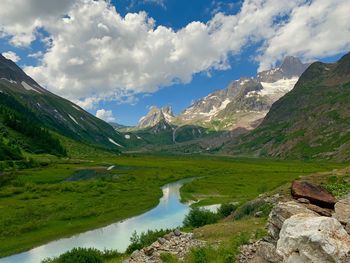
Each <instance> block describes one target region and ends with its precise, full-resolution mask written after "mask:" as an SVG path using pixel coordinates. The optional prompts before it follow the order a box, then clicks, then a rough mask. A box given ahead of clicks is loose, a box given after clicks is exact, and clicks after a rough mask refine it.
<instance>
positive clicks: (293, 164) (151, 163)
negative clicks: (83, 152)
mask: <svg viewBox="0 0 350 263" xmlns="http://www.w3.org/2000/svg"><path fill="white" fill-rule="evenodd" d="M46 162H47V160H46ZM113 165H114V166H115V167H114V168H113V169H111V170H108V168H109V167H111V166H113ZM344 166H345V164H336V163H324V162H322V163H319V162H310V163H304V162H300V161H278V160H276V161H274V160H261V159H248V158H247V159H237V158H232V157H214V158H213V157H206V156H191V157H188V156H186V157H185V156H171V155H170V156H151V155H130V156H113V155H106V156H104V157H101V158H96V159H94V158H86V159H85V160H84V161H79V159H74V158H73V159H71V160H70V161H69V162H65V161H63V160H60V159H53V160H51V161H50V162H49V163H48V164H47V166H46V167H44V168H32V169H25V170H21V171H18V172H8V173H6V174H5V175H2V177H1V178H2V182H1V185H2V187H1V189H0V207H1V208H0V209H1V214H2V217H1V219H0V228H1V231H0V232H1V237H0V244H1V246H0V247H1V249H0V255H1V256H6V255H10V254H13V253H18V252H21V251H24V250H28V249H30V248H33V247H34V246H38V245H41V244H43V243H45V242H48V241H51V240H54V239H57V238H61V237H65V236H70V235H72V234H75V233H80V232H84V231H86V230H89V229H94V228H97V227H100V226H105V225H107V224H110V223H113V222H116V221H118V220H121V219H125V218H128V217H131V216H134V215H137V214H140V213H143V212H145V211H147V210H149V209H151V208H152V207H154V206H156V204H157V203H158V201H159V198H160V197H161V195H162V191H161V189H160V187H161V186H162V185H164V184H166V183H169V182H174V181H177V180H179V179H182V178H188V177H199V179H197V180H195V181H193V182H191V183H188V184H186V185H185V186H184V187H182V188H181V197H182V201H184V202H185V201H190V200H195V201H199V203H198V205H209V204H218V203H225V202H239V203H243V202H245V201H247V200H250V199H252V198H254V197H256V196H258V195H259V194H260V193H263V192H265V191H269V190H272V189H274V188H276V187H277V186H279V185H282V184H284V183H286V182H290V181H292V180H293V179H295V178H297V177H299V176H300V175H305V174H309V173H313V172H318V171H327V170H332V169H335V168H341V167H344ZM91 171H93V173H92V176H91V177H84V176H83V175H84V173H85V175H86V174H89V173H90V172H91ZM90 174H91V173H90ZM233 182H234V183H233Z"/></svg>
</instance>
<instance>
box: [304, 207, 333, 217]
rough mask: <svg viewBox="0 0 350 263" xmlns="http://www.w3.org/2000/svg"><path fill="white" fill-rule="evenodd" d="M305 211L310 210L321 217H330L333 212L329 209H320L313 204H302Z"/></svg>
mask: <svg viewBox="0 0 350 263" xmlns="http://www.w3.org/2000/svg"><path fill="white" fill-rule="evenodd" d="M304 206H305V207H306V208H307V209H310V210H312V211H314V212H316V213H317V214H319V215H321V216H329V217H330V216H332V213H333V210H332V209H329V208H322V207H319V206H317V205H313V204H304Z"/></svg>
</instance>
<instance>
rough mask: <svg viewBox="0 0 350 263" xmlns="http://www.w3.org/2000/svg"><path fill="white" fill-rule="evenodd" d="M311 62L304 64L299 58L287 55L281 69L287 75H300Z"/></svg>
mask: <svg viewBox="0 0 350 263" xmlns="http://www.w3.org/2000/svg"><path fill="white" fill-rule="evenodd" d="M308 66H309V64H303V63H302V62H301V60H300V59H299V58H296V57H293V56H287V57H285V59H284V60H283V62H282V65H281V66H280V70H281V71H282V72H283V73H284V75H285V76H286V77H293V76H300V75H301V74H302V73H303V72H304V71H305V69H306V68H307V67H308Z"/></svg>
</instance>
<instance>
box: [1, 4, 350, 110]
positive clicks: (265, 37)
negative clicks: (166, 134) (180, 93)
mask: <svg viewBox="0 0 350 263" xmlns="http://www.w3.org/2000/svg"><path fill="white" fill-rule="evenodd" d="M10 2H11V6H12V5H18V3H19V2H21V3H22V5H23V1H20V0H15V1H13V3H14V4H12V1H10V0H4V1H2V2H1V3H0V10H6V12H4V11H0V28H1V30H2V31H3V32H4V33H5V34H7V35H8V36H11V41H12V42H13V43H17V44H23V45H24V44H28V43H30V41H32V40H33V39H34V38H35V37H39V36H38V34H36V30H37V29H38V28H39V27H41V28H43V29H44V30H45V31H47V33H48V35H49V37H48V38H46V39H45V41H46V42H48V43H49V45H48V50H47V51H46V52H45V53H44V54H43V56H42V58H41V60H40V63H39V65H38V66H35V67H26V68H25V71H26V72H27V73H28V74H29V75H31V76H32V77H33V78H34V79H36V80H37V81H38V82H39V83H41V84H43V85H44V86H46V87H47V88H49V89H50V90H51V91H53V92H55V93H57V94H59V95H62V96H64V97H66V98H68V99H71V100H73V101H75V102H77V103H78V104H79V105H81V106H82V107H84V108H93V107H94V106H96V105H97V104H98V102H99V101H101V100H118V101H127V102H130V101H133V99H130V98H135V95H136V94H139V93H152V92H155V91H157V90H158V89H160V88H162V87H166V86H169V85H172V84H174V83H188V82H190V81H191V80H192V77H193V75H194V74H196V73H199V72H207V73H210V72H211V71H214V70H225V69H227V68H229V67H230V65H229V63H228V61H229V60H228V58H229V57H230V56H231V55H235V54H239V53H240V52H241V51H242V49H244V48H245V47H247V46H249V45H251V44H259V45H261V43H262V45H261V46H260V49H259V50H258V56H257V60H258V61H259V62H260V69H266V68H268V67H271V66H272V65H273V64H274V63H275V62H276V61H278V60H279V59H281V58H282V57H283V56H284V55H287V54H288V55H289V54H295V55H302V57H303V58H305V59H308V58H315V57H319V56H324V55H330V54H335V53H338V52H342V51H344V50H346V49H347V48H349V43H350V37H349V26H348V23H346V22H347V21H348V14H349V13H350V10H349V8H350V4H349V0H346V1H337V0H314V1H309V0H294V1H290V0H245V1H244V2H243V3H242V6H241V9H240V11H239V12H238V13H237V14H235V15H225V14H223V13H220V12H219V13H217V14H216V15H215V16H214V17H213V18H212V19H211V20H210V21H208V22H207V23H202V22H191V23H189V24H188V25H186V26H185V27H183V28H181V29H179V30H177V31H174V30H173V29H172V28H170V27H165V26H162V25H156V22H155V21H154V20H153V19H152V18H151V17H149V16H148V15H147V14H146V13H145V12H139V13H128V14H126V15H125V17H122V16H121V15H120V14H119V13H118V12H117V10H116V9H115V7H114V6H113V5H111V4H110V3H109V1H102V0H100V1H94V0H75V1H68V0H67V1H66V0H65V1H53V0H51V1H44V0H27V1H25V5H27V4H28V3H31V2H33V3H34V4H36V7H37V8H38V10H34V9H33V8H30V9H29V11H23V8H19V6H17V9H18V10H19V12H20V13H21V15H22V16H25V17H26V18H22V19H20V20H18V21H17V20H15V19H14V18H13V17H12V16H13V14H12V15H11V14H8V12H10V13H11V12H12V11H13V10H12V9H13V8H5V7H6V6H7V5H10ZM40 2H43V5H44V7H40V6H38V3H40ZM57 2H59V3H60V4H58V3H57ZM161 2H163V1H161ZM4 3H5V4H4ZM45 3H47V4H46V5H45ZM49 3H50V4H51V5H52V6H53V5H58V7H57V9H56V10H51V8H50V7H49V5H50V4H49ZM28 5H30V4H28ZM52 6H51V7H52ZM14 10H15V9H14ZM16 11H17V10H16ZM43 11H45V12H46V13H45V14H41V13H42V12H43ZM1 12H3V13H1ZM23 12H27V13H28V14H27V13H23ZM5 13H6V14H5ZM34 14H35V15H34ZM2 15H5V19H3V18H2ZM16 15H17V14H16ZM16 15H14V16H16ZM9 21H10V22H11V21H12V22H15V23H16V25H17V26H11V23H9ZM52 21H55V22H54V23H53V22H52ZM26 25H28V26H27V27H26ZM335 27H336V28H335ZM24 36H26V37H24ZM336 36H337V37H336ZM22 37H23V39H22ZM18 39H22V40H21V41H20V40H18ZM17 40H18V41H17Z"/></svg>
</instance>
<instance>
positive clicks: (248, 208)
mask: <svg viewBox="0 0 350 263" xmlns="http://www.w3.org/2000/svg"><path fill="white" fill-rule="evenodd" d="M272 207H273V205H272V204H271V203H267V202H265V201H264V200H253V201H250V202H247V203H245V204H243V205H242V206H241V207H239V208H238V209H237V210H236V211H235V213H234V219H236V220H238V219H241V218H243V217H246V216H252V215H254V214H255V213H256V212H258V211H261V212H262V216H263V217H267V216H268V215H269V214H270V212H271V209H272Z"/></svg>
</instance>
